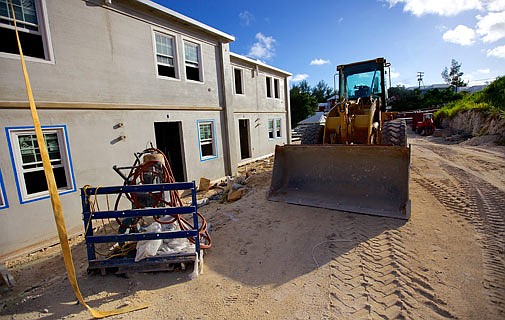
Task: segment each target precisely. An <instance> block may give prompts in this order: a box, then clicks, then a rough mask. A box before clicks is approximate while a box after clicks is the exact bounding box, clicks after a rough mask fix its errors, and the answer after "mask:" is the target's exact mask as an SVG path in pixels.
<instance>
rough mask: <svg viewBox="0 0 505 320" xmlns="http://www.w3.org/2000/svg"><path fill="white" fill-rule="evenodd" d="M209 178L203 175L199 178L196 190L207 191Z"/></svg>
mask: <svg viewBox="0 0 505 320" xmlns="http://www.w3.org/2000/svg"><path fill="white" fill-rule="evenodd" d="M209 188H210V180H209V179H207V178H204V177H201V178H200V183H199V184H198V191H209Z"/></svg>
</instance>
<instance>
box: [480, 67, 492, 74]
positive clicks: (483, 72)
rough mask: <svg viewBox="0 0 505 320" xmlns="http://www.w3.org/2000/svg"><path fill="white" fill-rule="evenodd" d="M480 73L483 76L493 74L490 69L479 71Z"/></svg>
mask: <svg viewBox="0 0 505 320" xmlns="http://www.w3.org/2000/svg"><path fill="white" fill-rule="evenodd" d="M477 72H478V73H481V74H489V73H490V72H491V70H490V69H489V68H487V69H479V70H477Z"/></svg>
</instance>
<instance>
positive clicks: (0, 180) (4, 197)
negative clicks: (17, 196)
mask: <svg viewBox="0 0 505 320" xmlns="http://www.w3.org/2000/svg"><path fill="white" fill-rule="evenodd" d="M0 193H1V195H2V200H3V204H0V210H2V209H7V208H8V207H9V201H8V200H7V193H5V185H4V179H3V177H2V170H1V169H0Z"/></svg>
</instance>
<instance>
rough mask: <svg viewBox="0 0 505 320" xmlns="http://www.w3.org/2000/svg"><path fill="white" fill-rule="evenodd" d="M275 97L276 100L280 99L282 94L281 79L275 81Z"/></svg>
mask: <svg viewBox="0 0 505 320" xmlns="http://www.w3.org/2000/svg"><path fill="white" fill-rule="evenodd" d="M274 97H275V98H276V99H279V97H280V93H279V79H274Z"/></svg>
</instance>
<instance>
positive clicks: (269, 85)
mask: <svg viewBox="0 0 505 320" xmlns="http://www.w3.org/2000/svg"><path fill="white" fill-rule="evenodd" d="M267 97H268V98H271V97H272V78H270V77H267Z"/></svg>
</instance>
